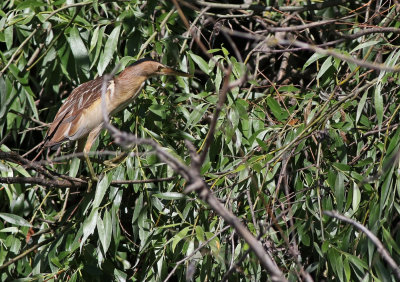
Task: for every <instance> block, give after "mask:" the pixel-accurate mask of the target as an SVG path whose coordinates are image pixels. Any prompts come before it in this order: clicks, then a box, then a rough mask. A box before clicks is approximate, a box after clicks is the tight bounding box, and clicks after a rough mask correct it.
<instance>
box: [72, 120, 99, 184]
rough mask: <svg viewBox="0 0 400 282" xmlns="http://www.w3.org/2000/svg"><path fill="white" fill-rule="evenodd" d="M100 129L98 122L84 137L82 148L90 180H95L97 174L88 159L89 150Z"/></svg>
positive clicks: (96, 179)
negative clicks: (85, 137) (84, 141)
mask: <svg viewBox="0 0 400 282" xmlns="http://www.w3.org/2000/svg"><path fill="white" fill-rule="evenodd" d="M101 129H102V124H100V125H99V126H98V127H96V128H95V129H93V130H92V131H91V132H90V133H89V135H88V137H87V139H86V144H85V147H84V148H83V150H82V151H83V156H84V158H85V161H86V163H87V166H88V169H89V173H90V178H91V180H92V182H97V181H98V178H97V175H96V174H95V173H94V169H93V166H92V162H91V161H90V158H89V152H90V148H91V147H92V145H93V142H94V141H95V140H96V138H97V136H99V133H100V130H101ZM79 147H80V146H79V143H78V148H79Z"/></svg>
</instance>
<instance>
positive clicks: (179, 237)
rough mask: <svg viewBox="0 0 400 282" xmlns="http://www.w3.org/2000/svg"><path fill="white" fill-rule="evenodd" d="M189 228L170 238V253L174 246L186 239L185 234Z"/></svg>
mask: <svg viewBox="0 0 400 282" xmlns="http://www.w3.org/2000/svg"><path fill="white" fill-rule="evenodd" d="M189 230H190V226H188V227H185V228H183V229H182V230H181V231H179V233H177V234H176V235H175V236H174V237H173V238H172V251H173V252H174V251H175V247H176V245H178V243H179V242H180V241H181V240H182V239H183V238H185V237H186V234H187V233H188V232H189Z"/></svg>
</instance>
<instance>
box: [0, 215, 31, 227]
mask: <svg viewBox="0 0 400 282" xmlns="http://www.w3.org/2000/svg"><path fill="white" fill-rule="evenodd" d="M0 217H1V218H2V219H4V220H5V221H7V222H9V223H11V224H14V225H18V226H28V227H32V225H31V224H30V223H29V222H28V221H26V220H25V219H23V218H22V217H20V216H18V215H16V214H11V213H5V212H2V213H0Z"/></svg>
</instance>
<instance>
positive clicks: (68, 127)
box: [45, 77, 103, 146]
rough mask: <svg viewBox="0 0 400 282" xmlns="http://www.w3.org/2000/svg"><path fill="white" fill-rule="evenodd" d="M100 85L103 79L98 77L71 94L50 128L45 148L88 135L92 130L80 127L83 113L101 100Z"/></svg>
mask: <svg viewBox="0 0 400 282" xmlns="http://www.w3.org/2000/svg"><path fill="white" fill-rule="evenodd" d="M102 83H103V78H102V77H98V78H96V79H94V80H91V81H88V82H85V83H83V84H81V85H80V86H78V87H77V88H75V89H74V90H73V91H72V92H71V94H70V96H69V97H68V98H67V100H65V102H64V104H63V105H62V106H61V108H60V109H59V110H58V112H57V114H56V117H55V118H54V121H53V122H52V124H51V126H50V129H49V131H48V135H47V136H48V137H47V142H46V144H45V146H54V145H57V144H60V143H62V142H64V141H66V140H76V139H80V138H82V137H85V136H86V135H88V134H89V132H90V131H91V130H92V129H91V128H87V127H83V126H82V125H81V124H82V122H84V119H83V118H82V116H83V112H84V110H86V109H88V108H89V107H90V106H91V105H93V104H97V103H95V102H96V100H99V99H100V98H101V87H102Z"/></svg>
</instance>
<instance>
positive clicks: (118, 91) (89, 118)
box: [44, 59, 190, 153]
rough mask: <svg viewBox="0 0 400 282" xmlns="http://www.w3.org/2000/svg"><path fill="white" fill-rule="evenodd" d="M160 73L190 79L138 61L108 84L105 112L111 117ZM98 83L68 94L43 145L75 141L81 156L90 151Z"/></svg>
mask: <svg viewBox="0 0 400 282" xmlns="http://www.w3.org/2000/svg"><path fill="white" fill-rule="evenodd" d="M163 74H164V75H179V76H186V77H188V76H190V75H189V74H187V73H184V72H180V71H177V70H174V69H172V68H169V67H166V66H164V65H162V64H160V63H158V62H156V61H154V60H151V59H142V60H139V61H137V62H136V63H134V64H133V65H131V66H129V67H127V68H126V69H125V70H124V71H122V72H121V73H120V74H119V75H118V76H116V77H114V79H112V80H110V81H109V83H108V87H107V93H106V104H107V111H108V113H110V115H113V114H115V113H117V112H118V111H120V110H122V109H124V108H125V107H126V106H128V105H129V104H130V103H131V102H132V100H133V99H134V98H135V97H136V95H137V94H138V93H139V92H140V90H141V89H142V87H143V85H144V82H145V81H146V80H147V79H148V78H149V77H151V76H154V75H163ZM102 83H103V78H102V77H99V78H96V79H94V80H91V81H88V82H85V83H83V84H81V85H79V86H78V87H77V88H75V89H74V90H73V91H72V93H71V95H70V96H69V97H68V98H67V100H66V101H65V102H64V104H63V105H62V106H61V108H60V109H59V111H58V112H57V114H56V117H55V118H54V121H53V122H52V124H51V126H50V129H49V131H48V134H47V137H46V141H45V144H44V146H46V147H51V146H55V145H58V144H61V143H62V142H64V141H68V140H78V141H79V143H78V149H80V150H82V149H83V152H84V153H87V152H88V151H90V148H91V146H92V144H93V142H94V141H95V140H96V138H97V136H98V134H99V133H100V130H101V129H102V127H103V118H102V109H101V88H102ZM85 143H86V144H85ZM83 145H85V146H84V147H83Z"/></svg>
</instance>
